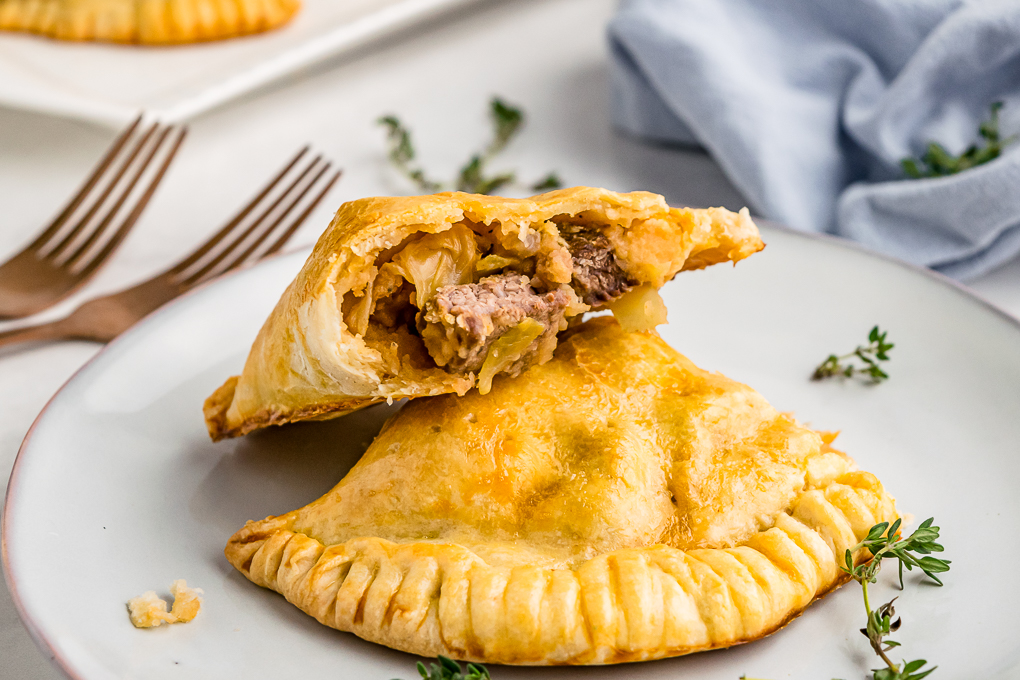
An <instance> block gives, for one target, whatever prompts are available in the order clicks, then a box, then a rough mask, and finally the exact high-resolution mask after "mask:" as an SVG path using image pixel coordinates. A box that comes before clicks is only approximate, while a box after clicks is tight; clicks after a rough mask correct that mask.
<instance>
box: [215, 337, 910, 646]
mask: <svg viewBox="0 0 1020 680" xmlns="http://www.w3.org/2000/svg"><path fill="white" fill-rule="evenodd" d="M830 442H831V436H830V435H828V434H827V435H826V436H825V437H824V438H823V436H821V435H819V434H818V433H815V432H812V431H810V430H807V429H805V428H803V427H801V426H800V425H798V424H797V423H796V422H795V421H793V420H792V419H791V418H790V417H789V416H787V415H784V414H781V413H778V412H776V411H775V409H773V408H772V407H771V406H769V405H768V404H767V403H766V402H765V401H764V399H762V398H761V396H760V395H758V394H757V393H756V392H754V391H753V390H751V389H750V388H748V387H746V386H744V385H741V384H739V383H735V382H733V381H731V380H729V379H727V378H725V377H724V376H721V375H718V374H711V373H707V372H705V371H702V370H701V369H698V368H697V367H696V366H694V365H693V364H691V363H690V362H689V361H688V360H687V359H685V358H684V357H682V356H681V355H679V354H677V353H676V352H675V351H673V350H672V349H671V348H669V347H668V346H667V345H666V344H665V343H664V342H662V341H661V340H660V339H659V338H658V337H657V336H656V335H655V334H654V333H645V334H625V333H623V332H622V331H621V330H620V328H619V327H618V326H617V325H616V323H615V322H613V321H612V320H610V319H605V318H603V319H596V320H593V321H589V322H587V323H585V324H582V325H580V326H578V327H577V328H575V329H572V331H571V332H570V334H569V336H568V337H566V338H565V339H564V340H563V341H562V342H561V344H560V346H559V348H558V349H557V352H556V358H554V360H553V361H551V362H549V363H547V364H545V365H542V366H536V367H533V368H531V369H529V370H528V371H526V372H525V373H523V374H522V375H521V376H519V377H517V378H497V379H496V382H495V385H494V388H493V391H492V392H491V393H490V394H489V395H485V396H483V395H479V394H477V393H474V392H473V393H471V394H469V395H467V396H465V397H454V396H452V395H445V396H440V397H435V398H431V399H423V400H416V401H412V402H409V403H408V404H406V405H405V406H404V408H403V409H402V410H401V411H400V412H399V413H398V414H397V415H396V416H394V417H393V418H392V419H391V420H390V421H388V422H387V424H386V426H385V427H384V428H383V431H382V432H380V434H379V436H378V437H377V438H376V440H375V441H374V442H373V443H372V445H371V446H370V447H369V449H368V450H367V451H366V453H365V455H364V456H363V457H362V459H361V460H360V461H359V462H358V464H357V465H355V467H354V468H353V469H352V470H351V471H350V473H348V475H347V476H346V477H345V478H344V479H343V480H342V481H341V482H340V484H338V485H337V486H336V487H335V488H334V489H333V490H332V491H330V492H329V493H328V494H326V495H325V496H323V497H322V498H320V499H319V500H317V501H315V502H313V503H311V504H309V505H307V506H305V507H304V508H301V509H299V510H296V511H294V512H291V513H288V514H286V515H283V516H280V517H271V518H268V519H266V520H263V521H261V522H249V523H248V524H247V525H246V526H245V527H244V528H243V529H241V530H240V531H238V532H237V534H235V535H234V537H232V538H231V539H230V541H229V543H228V545H227V547H226V550H225V554H226V556H227V559H228V560H229V561H230V563H231V564H233V565H234V566H235V567H236V568H237V569H238V570H240V571H241V572H242V573H243V574H244V575H245V576H247V577H248V578H249V579H250V580H251V581H253V582H254V583H256V584H258V585H261V586H263V587H266V588H270V589H272V590H275V591H277V592H279V593H282V594H283V595H284V596H285V597H286V598H287V599H288V600H289V601H290V602H292V603H294V604H295V605H297V606H298V607H299V608H301V609H302V610H303V611H305V612H306V613H308V614H310V615H311V616H313V617H315V618H316V619H317V620H319V621H320V622H322V623H324V624H326V625H328V626H332V627H334V628H338V629H340V630H344V631H350V632H353V633H355V634H357V635H359V636H361V637H363V638H365V639H367V640H371V641H374V642H379V643H381V644H385V645H388V646H391V647H394V648H396V649H401V650H404V651H407V652H411V653H415V654H421V655H426V656H434V655H436V654H444V655H447V656H451V657H454V658H459V659H467V660H474V661H482V662H487V663H507V664H553V665H555V664H603V663H618V662H623V661H638V660H647V659H656V658H663V657H668V656H676V655H681V654H687V653H690V652H695V651H700V650H704V649H712V648H715V647H725V646H730V645H734V644H739V643H742V642H748V641H751V640H754V639H757V638H760V637H762V636H764V635H768V634H769V633H771V632H773V631H775V630H777V629H778V628H780V627H782V626H783V625H785V624H786V623H787V622H788V621H790V620H791V619H792V618H793V617H795V616H797V615H798V614H799V613H800V612H801V611H803V609H804V608H805V607H807V606H808V605H809V604H810V603H811V602H812V601H813V600H815V599H817V598H818V597H821V596H823V595H824V594H825V593H827V592H829V591H830V590H831V589H833V588H835V587H837V586H838V585H839V584H840V583H842V582H844V581H845V575H844V574H843V573H842V572H841V571H840V570H839V569H838V565H839V564H840V563H841V562H842V555H843V554H844V552H845V551H846V550H847V549H848V548H851V547H853V546H854V545H855V544H856V543H857V542H858V540H860V539H861V538H863V537H864V536H865V535H866V534H867V532H868V530H869V529H870V528H871V526H872V525H874V524H875V523H878V522H881V521H890V520H892V519H894V518H895V517H896V516H897V513H896V509H895V504H894V502H893V500H892V499H891V498H890V497H889V496H888V495H887V494H886V493H885V491H884V490H883V488H882V485H881V484H880V483H879V481H878V480H877V479H876V478H875V477H874V476H873V475H871V474H869V473H867V472H860V471H856V470H854V469H853V464H852V461H851V460H850V459H849V458H848V457H847V456H845V455H844V454H842V453H840V452H838V451H836V450H835V449H833V448H832V447H831V446H830V445H829V443H830ZM857 558H858V559H862V558H863V555H857Z"/></svg>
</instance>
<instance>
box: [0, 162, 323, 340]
mask: <svg viewBox="0 0 1020 680" xmlns="http://www.w3.org/2000/svg"><path fill="white" fill-rule="evenodd" d="M307 152H308V147H305V148H304V149H301V151H300V152H298V154H297V155H296V156H295V157H294V158H293V159H292V160H291V161H290V162H289V163H288V164H287V165H286V166H285V167H284V168H283V170H281V171H280V173H279V174H277V175H276V177H274V178H273V180H272V181H271V182H270V183H269V184H268V185H267V186H266V187H265V188H264V189H263V190H262V191H261V192H259V193H258V195H256V196H255V198H254V199H252V201H251V202H250V203H249V204H248V205H246V206H245V207H244V208H242V209H241V211H240V212H239V213H238V214H237V215H236V216H235V217H234V218H233V219H231V220H230V221H229V222H227V224H226V226H224V227H223V228H222V229H220V230H219V231H218V232H217V233H215V234H214V235H213V236H212V237H211V238H209V240H208V241H206V242H205V243H203V244H202V245H201V246H199V248H198V249H197V250H195V252H193V253H191V254H190V255H188V256H187V257H186V258H184V259H183V260H181V261H180V262H178V263H177V264H175V265H174V266H172V267H170V268H169V269H167V270H166V271H164V272H162V273H161V274H157V275H156V276H154V277H152V278H151V279H148V280H147V281H144V282H142V283H139V284H138V285H136V286H133V287H131V288H128V289H127V290H123V291H120V292H118V293H114V294H112V295H106V296H103V297H98V298H94V299H92V300H89V301H87V302H84V303H83V304H82V305H81V306H80V307H78V308H77V309H75V310H74V311H73V312H72V313H71V314H70V316H67V317H65V318H63V319H58V320H56V321H52V322H50V323H44V324H40V325H37V326H27V327H23V328H16V329H14V330H10V331H7V332H5V333H0V346H3V345H8V344H14V343H20V342H31V341H46V340H60V339H83V340H95V341H98V342H109V341H110V340H112V339H113V338H114V337H116V336H117V335H120V334H121V333H123V332H124V331H126V330H127V329H128V328H130V327H131V326H132V325H134V324H135V323H136V322H137V321H138V320H139V319H141V318H142V317H143V316H145V315H146V314H148V313H149V312H151V311H153V310H154V309H156V308H157V307H159V306H160V305H162V304H164V303H166V302H168V301H169V300H172V299H173V298H175V297H177V296H178V295H180V294H181V293H183V292H185V291H187V290H190V289H191V288H194V287H195V286H197V285H199V284H201V283H204V282H206V281H208V280H209V279H211V278H213V277H216V276H219V275H221V274H223V273H226V272H228V271H231V270H233V269H237V268H238V267H241V266H243V265H244V264H247V263H249V262H255V261H258V260H260V259H262V258H264V257H266V256H268V255H271V254H273V253H275V252H277V251H279V250H280V249H281V248H282V247H283V246H284V244H285V243H286V242H287V241H288V240H289V239H290V237H291V236H293V235H294V232H296V231H297V229H298V227H300V226H301V224H302V223H303V222H304V221H305V220H306V219H307V218H308V215H310V214H311V212H312V210H313V209H314V208H315V206H317V205H318V204H319V202H320V201H321V200H322V199H323V198H324V197H325V195H326V193H327V192H328V191H329V190H330V188H332V186H333V184H334V183H335V182H336V181H337V179H339V178H340V171H337V172H335V173H334V174H332V175H331V176H330V177H329V178H328V179H327V180H324V179H323V178H324V177H326V173H327V172H328V171H329V169H330V166H331V164H330V163H329V162H328V161H324V160H323V158H322V156H321V155H319V156H316V157H315V158H314V159H313V160H312V161H311V162H309V163H306V164H305V165H304V166H303V168H302V167H297V166H298V162H299V161H300V160H301V158H302V157H304V156H305V154H306V153H307ZM292 170H293V171H294V172H291V171H292ZM288 175H289V176H291V177H293V179H292V180H290V182H289V184H287V185H286V187H285V188H284V189H283V190H282V191H276V192H274V189H277V187H278V186H280V185H281V183H283V182H284V179H285V178H287V177H288ZM316 187H322V188H321V189H320V190H319V191H318V193H317V194H314V195H313V196H312V197H311V198H310V200H308V201H304V207H303V208H300V206H301V205H302V201H303V199H305V197H306V195H308V194H309V192H310V191H312V189H313V188H316ZM274 193H275V194H276V195H275V197H274V196H273V195H272V194H274ZM299 208H300V212H299V213H298V214H297V217H295V218H294V219H293V220H292V221H290V222H289V223H288V224H287V225H286V226H282V225H283V223H284V221H285V220H286V219H287V217H288V215H290V214H291V213H292V212H294V211H295V210H298V209H299ZM253 213H257V214H255V215H254V217H253V218H252V219H248V218H249V216H251V215H253ZM274 234H275V235H276V236H275V240H273V241H272V243H270V245H269V246H267V247H266V246H265V244H266V243H267V242H268V240H269V238H270V236H273V235H274Z"/></svg>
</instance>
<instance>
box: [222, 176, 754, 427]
mask: <svg viewBox="0 0 1020 680" xmlns="http://www.w3.org/2000/svg"><path fill="white" fill-rule="evenodd" d="M563 218H571V219H581V220H585V221H587V222H590V223H593V224H595V225H597V226H598V228H599V229H601V230H602V232H603V233H604V234H605V235H606V236H607V238H608V239H609V240H610V242H611V243H612V245H613V248H614V250H615V252H616V254H617V257H618V259H619V261H620V263H621V265H622V266H623V268H624V269H625V270H626V271H627V273H628V274H629V275H630V276H631V277H633V278H634V280H636V281H638V282H640V283H643V284H647V285H652V286H654V287H659V286H661V285H662V284H663V283H665V282H666V281H668V280H669V279H670V278H672V277H673V276H674V275H675V274H676V273H677V272H679V271H681V270H682V269H698V268H701V267H706V266H709V265H711V264H715V263H718V262H726V261H732V262H736V261H738V260H740V259H743V258H745V257H748V256H749V255H751V254H753V253H755V252H757V251H758V250H760V249H761V248H763V247H764V245H763V244H762V242H761V238H760V237H759V235H758V231H757V228H756V227H755V226H754V223H753V222H752V221H751V219H750V217H749V216H748V214H747V211H746V210H744V211H741V212H740V213H732V212H730V211H728V210H725V209H722V208H713V209H708V210H691V209H680V208H670V207H669V206H667V205H666V203H665V201H664V200H663V198H662V197H661V196H657V195H655V194H649V193H645V192H634V193H629V194H618V193H615V192H611V191H607V190H605V189H594V188H587V187H577V188H573V189H563V190H559V191H554V192H550V193H547V194H543V195H541V196H535V197H533V198H530V199H508V198H500V197H491V196H477V195H472V194H463V193H452V194H451V193H447V194H437V195H434V196H413V197H398V198H366V199H361V200H358V201H353V202H350V203H345V204H344V205H343V206H341V207H340V209H339V211H338V212H337V214H336V216H335V217H334V219H333V222H332V224H331V226H330V227H329V228H328V229H327V230H326V231H325V233H324V234H323V235H322V237H321V238H320V239H319V242H318V243H317V244H316V246H315V249H314V250H313V252H312V254H311V256H310V257H309V259H308V261H307V262H306V263H305V266H304V267H303V268H302V270H301V272H300V273H299V274H298V276H297V277H296V278H295V279H294V281H293V282H292V283H291V284H290V286H289V287H288V288H287V290H286V292H284V294H283V296H282V297H281V299H280V301H279V302H278V303H277V305H276V308H275V309H274V310H273V312H272V314H271V315H270V316H269V318H268V319H267V321H266V323H265V324H264V325H263V327H262V329H261V330H260V332H259V334H258V337H257V338H256V340H255V342H254V344H253V346H252V349H251V352H250V353H249V355H248V359H247V361H246V363H245V367H244V370H243V372H242V374H241V376H240V377H239V379H238V380H237V381H236V383H234V384H235V389H234V392H233V397H232V399H231V400H230V401H229V402H227V401H226V399H224V398H223V397H224V395H225V394H226V393H227V392H228V391H229V390H228V389H226V387H224V388H221V391H219V392H218V393H217V395H214V396H213V397H212V398H210V400H209V401H208V402H207V410H206V419H207V423H208V425H209V431H210V434H211V435H212V437H213V438H214V439H220V438H223V437H232V436H237V435H239V434H242V433H245V432H250V431H251V430H253V429H257V428H259V427H264V426H265V425H267V424H279V423H284V422H290V421H295V420H300V419H303V418H306V417H308V416H307V414H309V413H323V412H329V411H333V412H337V413H339V412H343V411H344V410H353V409H354V408H356V407H358V406H359V405H364V404H368V403H375V402H377V401H380V400H383V399H397V398H404V397H407V398H414V397H422V396H432V395H437V394H445V393H456V394H464V393H466V392H467V391H468V390H470V389H471V388H472V387H473V386H474V384H475V378H476V376H475V374H474V373H464V372H461V373H458V372H456V371H446V370H443V369H442V368H438V367H436V366H435V365H434V363H430V362H429V363H430V365H421V363H420V362H416V361H415V359H414V357H413V356H412V355H413V352H409V351H408V350H407V348H406V347H404V346H399V345H398V343H397V342H390V341H389V340H388V339H387V340H385V341H383V340H379V339H378V338H374V337H371V333H369V334H368V335H365V336H363V335H361V334H359V333H355V332H354V331H353V330H351V329H350V328H348V326H347V324H346V322H345V317H344V312H343V311H342V307H343V304H344V300H345V296H355V295H361V294H362V293H361V291H362V290H363V289H364V287H365V286H366V285H367V284H366V281H368V280H369V279H370V277H372V276H376V274H377V271H378V268H377V266H376V265H377V263H378V259H377V258H378V257H379V256H380V254H381V253H384V252H391V251H392V250H393V249H395V248H396V247H397V246H401V247H403V246H402V244H406V243H407V242H408V239H410V238H412V237H415V236H416V235H418V234H421V233H441V232H445V231H448V230H450V229H451V228H452V227H453V226H454V225H456V224H465V223H470V224H472V225H485V227H486V228H489V227H492V226H493V225H496V227H498V229H499V230H501V232H502V233H503V235H504V238H505V239H509V240H510V241H515V242H516V241H520V242H522V243H524V242H535V243H536V244H537V243H538V242H539V241H541V242H542V243H547V242H555V241H556V240H557V238H558V237H557V234H558V232H557V231H556V226H555V225H556V222H555V220H558V219H563ZM546 237H548V239H547V238H546ZM535 247H536V248H537V247H538V246H537V245H536V246H535ZM543 247H544V246H543ZM557 247H559V248H560V249H561V250H562V249H563V248H562V246H557ZM568 271H569V269H568ZM567 278H568V279H569V274H568V276H567ZM564 285H565V284H564ZM228 382H229V381H228ZM338 404H339V405H342V406H337V405H338Z"/></svg>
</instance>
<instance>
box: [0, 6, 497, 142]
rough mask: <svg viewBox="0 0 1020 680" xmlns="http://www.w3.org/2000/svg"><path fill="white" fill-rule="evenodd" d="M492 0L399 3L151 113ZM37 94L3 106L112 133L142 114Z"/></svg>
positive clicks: (270, 80)
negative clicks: (81, 123)
mask: <svg viewBox="0 0 1020 680" xmlns="http://www.w3.org/2000/svg"><path fill="white" fill-rule="evenodd" d="M487 1H489V0H400V2H397V3H395V4H393V5H390V6H389V7H385V8H383V9H381V10H374V11H372V12H369V13H368V14H365V15H364V16H361V17H358V18H356V19H354V20H353V21H350V22H347V23H339V24H337V25H335V26H333V27H332V28H331V29H330V30H328V31H326V32H325V33H322V34H321V35H318V36H312V37H309V38H308V39H307V40H303V41H301V42H299V43H298V44H297V45H294V46H293V47H291V48H289V49H285V50H282V51H281V52H279V53H277V54H276V55H274V56H272V57H270V58H269V59H266V60H265V61H261V62H259V63H257V64H256V65H254V66H251V67H248V68H243V69H238V70H237V71H235V72H233V73H231V74H230V75H228V76H226V77H224V78H223V79H221V80H218V81H216V82H215V83H212V84H211V85H207V86H205V87H202V88H200V89H198V90H195V91H193V92H192V93H191V94H188V95H184V96H183V97H176V98H174V99H173V101H172V103H170V104H168V105H165V106H163V107H159V108H152V109H146V111H147V112H148V113H150V114H152V115H155V116H157V117H158V118H160V119H161V120H164V121H166V122H168V123H176V122H182V121H187V120H192V119H194V118H196V117H198V116H201V115H203V114H206V113H209V112H210V111H214V110H216V109H219V108H221V107H223V106H226V105H228V104H230V103H231V102H234V101H237V100H238V99H240V98H242V97H244V96H245V95H247V94H250V93H252V92H258V91H260V90H262V89H263V88H265V87H267V86H270V85H272V84H274V83H277V82H280V81H281V80H283V79H285V78H287V77H288V76H290V75H293V74H295V73H299V72H300V71H302V70H303V69H308V68H312V67H314V66H315V65H317V64H321V63H322V62H324V61H326V60H327V59H330V58H333V57H337V56H340V55H344V54H349V53H352V52H354V51H356V50H359V49H361V48H363V47H365V46H367V45H372V44H373V43H377V42H380V41H382V40H384V39H386V38H388V37H391V36H394V35H396V34H398V33H400V32H401V31H404V30H406V29H408V28H410V27H411V26H413V25H414V24H416V23H420V22H427V21H433V20H436V19H442V18H444V17H448V16H451V15H452V14H453V13H454V12H455V11H456V10H458V9H461V8H466V7H468V6H471V5H482V4H484V3H486V2H487ZM9 33H14V34H15V35H19V36H21V35H23V36H31V37H34V38H39V39H43V40H54V39H53V38H49V37H48V36H40V35H37V34H33V33H29V32H27V31H11V32H9ZM256 35H257V34H256ZM242 37H244V36H242ZM127 47H138V45H127ZM33 90H34V91H33V92H32V93H31V94H29V95H27V96H26V95H25V94H24V93H23V92H19V91H18V90H17V89H15V90H12V91H8V92H4V91H3V90H2V89H0V106H6V107H10V108H13V109H16V110H20V111H29V112H35V113H42V114H45V115H50V116H58V117H62V118H68V119H71V120H78V121H85V122H90V123H94V124H98V125H103V126H106V127H113V128H117V127H120V126H122V125H125V124H127V123H128V122H130V121H131V120H132V119H133V118H134V117H135V116H136V115H138V111H139V109H138V108H136V107H134V106H132V105H130V104H123V103H119V102H114V101H111V100H110V99H108V98H105V97H101V96H95V93H94V92H86V93H83V94H80V95H77V94H66V93H64V92H59V91H55V90H53V89H52V88H50V89H41V88H33ZM143 108H144V107H143Z"/></svg>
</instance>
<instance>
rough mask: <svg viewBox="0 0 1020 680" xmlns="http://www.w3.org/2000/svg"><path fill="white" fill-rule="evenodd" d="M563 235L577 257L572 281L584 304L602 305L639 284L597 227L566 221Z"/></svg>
mask: <svg viewBox="0 0 1020 680" xmlns="http://www.w3.org/2000/svg"><path fill="white" fill-rule="evenodd" d="M560 236H562V237H563V240H564V241H566V243H567V250H569V251H570V256H571V257H572V258H573V259H574V275H573V278H572V280H571V285H572V286H573V288H574V291H575V292H576V293H577V296H578V297H579V298H581V300H583V301H584V303H585V304H587V305H590V306H591V307H593V308H598V307H602V306H604V305H605V304H606V303H609V302H612V301H613V300H615V299H616V298H618V297H620V296H621V295H623V294H624V293H626V292H627V291H628V290H630V289H631V288H633V287H634V286H636V285H637V281H635V280H633V279H632V278H630V277H629V276H627V272H625V271H623V269H622V268H621V267H620V265H619V264H618V263H617V262H616V255H614V254H613V249H612V246H610V245H609V239H607V238H606V237H605V236H603V235H602V234H600V233H599V232H598V231H596V230H595V229H593V228H591V227H587V226H583V225H570V224H564V225H561V226H560Z"/></svg>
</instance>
